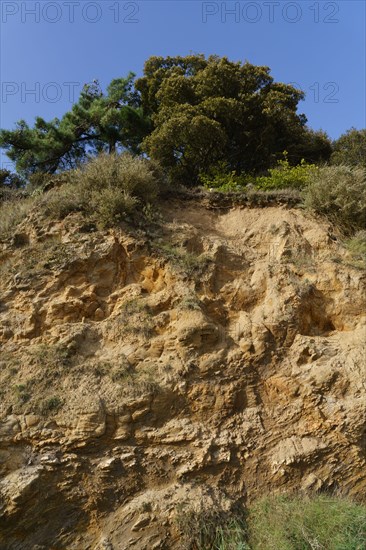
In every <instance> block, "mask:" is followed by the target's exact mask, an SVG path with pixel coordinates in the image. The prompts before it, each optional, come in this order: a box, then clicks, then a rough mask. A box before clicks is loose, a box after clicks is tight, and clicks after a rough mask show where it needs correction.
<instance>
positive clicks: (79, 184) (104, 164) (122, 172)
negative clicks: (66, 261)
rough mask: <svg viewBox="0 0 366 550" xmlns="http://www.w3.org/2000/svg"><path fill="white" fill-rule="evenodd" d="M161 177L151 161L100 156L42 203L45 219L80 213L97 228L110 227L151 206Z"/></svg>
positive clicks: (49, 194)
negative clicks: (97, 226) (148, 205)
mask: <svg viewBox="0 0 366 550" xmlns="http://www.w3.org/2000/svg"><path fill="white" fill-rule="evenodd" d="M160 178H161V174H160V172H159V169H158V167H157V166H156V165H154V164H153V163H151V162H150V161H148V160H146V159H143V158H139V157H133V156H132V155H131V154H129V153H123V154H122V155H117V154H113V155H107V154H101V155H100V156H98V157H96V158H94V159H92V160H90V161H89V162H88V163H86V164H85V165H84V166H83V167H81V168H79V169H77V170H74V171H73V172H70V175H69V179H70V181H69V182H68V183H67V184H64V185H63V186H61V187H60V188H59V189H54V190H52V191H51V192H50V193H48V194H47V196H46V197H45V198H44V200H43V206H44V210H45V212H46V213H47V215H49V216H51V217H53V216H55V217H57V218H61V219H62V218H64V217H65V216H67V215H68V214H69V213H71V212H77V211H80V212H83V213H84V214H85V215H86V216H87V217H88V218H90V219H91V220H93V221H94V222H95V223H97V224H98V225H99V226H100V227H102V228H106V227H111V226H113V225H115V224H117V223H119V222H120V221H121V220H122V219H123V218H124V217H126V215H128V214H131V213H133V212H134V211H135V210H136V209H137V208H138V207H139V206H140V205H141V209H142V208H143V205H144V204H147V203H150V202H153V201H154V200H155V199H156V197H157V195H158V193H159V189H160Z"/></svg>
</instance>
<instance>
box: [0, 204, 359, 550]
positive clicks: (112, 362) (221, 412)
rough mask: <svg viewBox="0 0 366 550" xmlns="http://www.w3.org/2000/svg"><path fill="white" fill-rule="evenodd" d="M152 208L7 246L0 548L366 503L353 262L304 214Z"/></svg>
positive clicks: (145, 543) (27, 236) (38, 224)
mask: <svg viewBox="0 0 366 550" xmlns="http://www.w3.org/2000/svg"><path fill="white" fill-rule="evenodd" d="M162 210H163V212H162V214H163V217H164V220H165V222H164V224H163V226H162V227H158V226H157V225H156V224H151V227H148V228H145V229H146V230H145V231H141V230H134V231H132V230H131V229H129V228H127V227H126V228H122V229H121V230H118V231H113V232H112V231H111V232H107V233H102V232H98V231H92V232H91V233H85V228H83V226H82V222H81V221H80V219H79V218H78V216H77V215H70V216H69V217H68V218H66V220H64V221H63V222H60V223H58V224H52V225H50V226H48V227H47V226H45V223H44V221H42V220H39V219H37V218H36V217H35V218H34V219H32V218H31V219H29V220H28V221H27V222H26V223H25V224H24V227H21V228H20V229H19V234H22V235H23V238H22V239H21V243H22V244H21V245H19V242H20V241H19V239H18V241H17V243H18V244H14V242H15V241H13V242H12V243H3V245H2V246H3V250H2V256H1V258H2V259H1V274H2V276H1V296H0V342H1V359H0V391H1V402H0V411H1V423H0V524H1V529H0V533H1V534H0V547H1V548H4V550H5V549H9V550H10V549H19V550H20V549H21V550H26V549H34V548H38V549H41V548H44V549H49V548H58V549H59V548H60V549H61V548H67V549H70V548H73V549H80V550H81V549H83V550H84V549H86V548H90V549H93V550H97V549H102V548H109V549H113V548H114V549H121V548H130V547H131V548H139V549H149V550H150V549H158V548H179V547H180V544H181V543H180V532H179V521H177V516H179V514H184V513H185V512H186V511H187V510H191V509H193V510H199V509H200V508H203V507H210V506H212V507H219V508H221V509H223V510H229V509H230V508H231V507H233V506H234V505H235V504H236V503H238V502H243V503H245V502H247V501H251V500H252V499H254V498H256V497H258V496H260V495H262V494H264V493H267V492H273V491H283V490H286V491H298V490H299V489H300V490H303V491H318V490H327V491H329V490H331V491H332V490H335V491H342V492H344V493H347V494H350V495H352V496H353V497H355V498H359V499H362V498H364V494H365V489H366V469H365V466H366V422H365V420H366V399H365V396H366V378H365V364H366V362H365V348H364V344H365V336H366V329H365V318H364V312H365V296H366V294H365V274H364V272H363V271H362V270H360V269H359V268H356V267H352V266H351V265H350V263H349V258H348V256H347V252H346V251H345V250H344V248H343V247H342V245H341V243H340V242H338V241H337V240H336V239H335V237H334V235H331V228H330V227H329V226H328V225H327V224H325V223H320V222H319V221H317V220H313V219H311V218H309V217H306V216H305V215H304V213H303V212H302V211H301V210H300V209H288V208H286V207H285V206H268V207H266V208H249V207H233V206H232V205H229V206H227V205H226V207H225V208H222V207H220V205H216V203H215V204H211V205H209V207H207V205H206V206H205V205H202V204H200V203H199V201H197V203H193V202H189V203H188V202H187V203H182V202H181V201H177V202H174V201H173V200H169V202H168V203H167V204H165V205H163V206H162ZM330 235H331V236H330ZM178 519H179V517H178Z"/></svg>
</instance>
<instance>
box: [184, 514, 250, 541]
mask: <svg viewBox="0 0 366 550" xmlns="http://www.w3.org/2000/svg"><path fill="white" fill-rule="evenodd" d="M244 517H245V516H244V512H242V513H238V512H233V511H232V512H225V511H223V510H220V509H217V510H205V509H204V507H203V506H202V508H201V509H200V510H197V511H195V510H188V511H184V510H182V509H181V510H179V512H178V515H177V526H178V529H179V531H180V533H181V538H182V548H183V549H184V550H213V549H215V550H249V546H248V545H247V543H246V524H245V520H244Z"/></svg>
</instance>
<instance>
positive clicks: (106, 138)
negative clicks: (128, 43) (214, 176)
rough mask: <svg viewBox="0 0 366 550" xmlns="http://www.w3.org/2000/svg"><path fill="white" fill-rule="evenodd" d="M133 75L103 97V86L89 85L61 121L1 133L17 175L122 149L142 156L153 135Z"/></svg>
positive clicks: (20, 124)
mask: <svg viewBox="0 0 366 550" xmlns="http://www.w3.org/2000/svg"><path fill="white" fill-rule="evenodd" d="M133 79H134V75H133V74H132V73H130V74H129V75H128V77H127V78H120V79H116V80H113V81H112V82H111V84H110V85H109V87H108V90H107V94H104V93H103V92H102V90H101V88H100V86H99V84H98V82H93V83H92V84H90V85H85V86H84V89H83V91H82V93H81V95H80V98H79V101H78V102H77V103H75V104H74V105H73V107H72V109H71V111H70V112H68V113H66V114H65V115H64V116H63V117H62V118H61V119H58V118H55V119H53V120H51V121H50V122H46V121H45V120H44V119H43V118H41V117H37V118H36V121H35V124H34V127H33V128H30V127H29V125H28V124H27V123H26V122H25V121H24V120H21V121H19V122H18V123H17V125H16V129H15V130H1V131H0V146H1V147H3V148H4V149H5V150H7V154H8V156H9V158H10V159H11V160H12V161H13V162H14V163H15V165H16V169H17V171H18V172H19V173H20V174H22V175H24V176H26V177H29V176H30V175H31V174H34V173H37V172H46V173H51V174H52V173H55V172H58V171H62V170H69V169H72V168H76V167H77V166H78V165H79V164H80V163H82V162H84V161H85V160H86V159H87V157H88V156H90V155H95V154H98V153H100V152H102V151H107V152H109V153H112V152H114V151H115V150H117V149H118V148H125V149H128V150H130V151H133V152H138V151H139V144H140V142H141V140H142V138H143V136H145V135H146V134H147V133H148V131H149V123H148V120H146V119H145V118H144V116H143V114H142V109H141V107H140V105H139V100H138V96H137V95H136V93H135V92H134V90H133Z"/></svg>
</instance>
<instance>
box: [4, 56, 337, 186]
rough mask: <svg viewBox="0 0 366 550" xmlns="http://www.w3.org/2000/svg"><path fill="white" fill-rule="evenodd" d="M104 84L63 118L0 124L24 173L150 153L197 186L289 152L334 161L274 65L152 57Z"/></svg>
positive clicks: (297, 94)
mask: <svg viewBox="0 0 366 550" xmlns="http://www.w3.org/2000/svg"><path fill="white" fill-rule="evenodd" d="M134 76H135V75H134V74H133V73H130V74H129V75H128V76H127V77H126V78H119V79H116V80H113V81H112V82H111V84H110V85H109V87H108V88H107V91H106V93H104V92H103V91H102V89H101V87H100V85H99V83H98V82H97V81H94V82H93V83H92V84H88V85H85V86H84V88H83V91H82V93H81V95H80V98H79V100H78V102H77V103H75V104H74V105H73V107H72V109H71V110H70V111H69V112H67V113H66V114H65V115H64V116H63V117H62V118H61V119H58V118H55V119H53V120H51V121H49V122H47V121H45V120H44V119H43V118H41V117H37V118H36V120H35V124H34V126H33V127H30V126H29V125H28V124H27V122H25V121H24V120H20V121H19V122H18V123H17V125H16V128H15V129H14V130H4V129H3V130H0V147H2V148H4V149H5V150H6V151H7V154H8V156H9V158H10V159H11V160H12V161H13V162H14V163H15V165H16V169H17V171H18V173H19V174H21V175H22V176H25V177H27V178H29V177H30V175H32V174H35V173H36V174H37V173H51V174H52V173H56V172H60V171H63V170H69V169H73V168H76V167H77V166H79V165H80V164H81V163H83V162H85V161H86V160H87V158H89V157H90V156H95V155H97V154H99V153H100V152H109V153H113V152H114V151H122V150H127V151H129V152H132V153H139V154H140V153H145V154H147V155H149V156H150V157H151V158H152V159H155V160H157V161H159V162H160V163H161V165H162V166H163V167H164V168H165V170H166V171H167V172H168V174H169V175H170V178H171V180H173V181H177V180H179V181H181V182H183V183H184V184H185V185H195V184H196V183H197V181H198V175H199V174H201V173H203V172H205V171H208V170H210V169H211V168H212V166H215V165H216V164H217V163H220V162H225V163H226V164H227V168H228V170H229V172H232V171H235V173H236V174H237V175H241V174H243V173H260V172H263V171H265V170H266V169H268V168H270V167H272V166H273V165H274V164H275V163H276V160H277V159H278V158H279V155H280V154H281V153H282V151H283V150H284V149H286V150H287V151H288V159H289V162H290V164H291V165H295V164H297V163H298V162H300V160H301V159H302V158H304V159H305V160H306V161H309V162H317V161H319V160H327V159H328V158H329V156H330V153H331V144H330V141H329V140H328V138H327V136H326V134H324V133H323V132H314V131H312V130H309V129H308V128H307V127H306V118H305V116H304V115H302V114H298V113H297V107H298V103H299V101H301V100H302V99H303V97H304V94H303V92H302V91H301V90H297V89H295V88H293V87H292V86H289V85H286V84H283V83H281V82H275V81H274V79H273V78H272V77H271V76H270V70H269V68H268V67H260V66H255V65H251V64H250V63H248V62H246V63H241V62H232V61H229V60H228V59H227V58H226V57H222V58H220V57H218V56H210V57H208V58H207V59H206V58H205V57H204V56H203V55H189V56H186V57H179V56H178V57H167V58H163V57H151V58H150V59H149V60H148V61H147V62H146V63H145V68H144V74H143V76H142V77H141V78H139V79H138V80H136V81H135V79H134Z"/></svg>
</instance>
